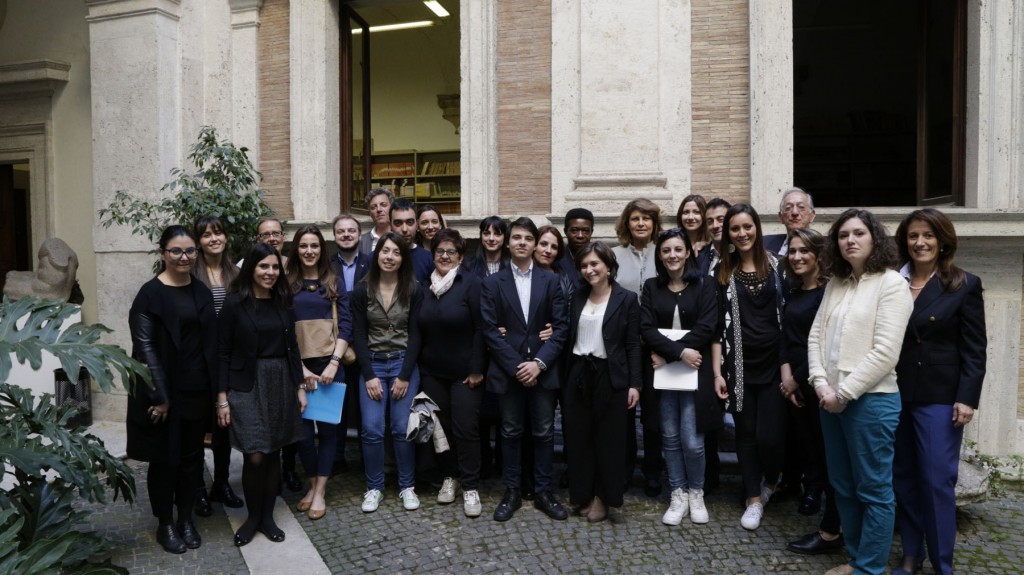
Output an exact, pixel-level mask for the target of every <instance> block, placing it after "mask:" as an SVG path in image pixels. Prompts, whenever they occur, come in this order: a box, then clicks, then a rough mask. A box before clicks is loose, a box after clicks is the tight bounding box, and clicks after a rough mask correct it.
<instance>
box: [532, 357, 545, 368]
mask: <svg viewBox="0 0 1024 575" xmlns="http://www.w3.org/2000/svg"><path fill="white" fill-rule="evenodd" d="M533 361H536V362H537V367H539V368H540V370H541V371H547V369H548V365H547V364H546V363H544V362H543V361H541V360H539V359H537V358H533Z"/></svg>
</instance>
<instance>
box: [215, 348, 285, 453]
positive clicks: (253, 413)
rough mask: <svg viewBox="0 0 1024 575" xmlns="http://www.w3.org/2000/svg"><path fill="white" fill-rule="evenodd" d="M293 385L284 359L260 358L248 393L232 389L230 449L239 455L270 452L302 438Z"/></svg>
mask: <svg viewBox="0 0 1024 575" xmlns="http://www.w3.org/2000/svg"><path fill="white" fill-rule="evenodd" d="M295 384H296V382H293V381H291V372H290V370H289V369H288V360H287V359H285V358H283V357H269V358H260V359H259V360H257V363H256V383H255V385H253V386H252V391H237V390H232V391H230V392H229V393H228V401H229V402H230V403H231V428H230V429H231V446H232V447H234V448H235V449H237V450H239V451H241V452H242V453H257V452H259V453H273V452H275V451H277V450H278V449H281V448H282V447H284V446H285V445H290V444H292V443H295V442H296V441H299V440H300V439H302V437H303V433H304V432H303V428H302V415H301V414H300V413H299V398H298V396H297V395H296V392H295V391H296V390H295Z"/></svg>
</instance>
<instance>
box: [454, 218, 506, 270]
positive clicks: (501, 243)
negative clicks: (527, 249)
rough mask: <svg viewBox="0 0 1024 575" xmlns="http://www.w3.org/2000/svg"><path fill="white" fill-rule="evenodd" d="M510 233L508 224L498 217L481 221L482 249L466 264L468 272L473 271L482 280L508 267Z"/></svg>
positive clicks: (478, 249)
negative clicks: (508, 239) (507, 240)
mask: <svg viewBox="0 0 1024 575" xmlns="http://www.w3.org/2000/svg"><path fill="white" fill-rule="evenodd" d="M507 233H508V222H506V221H505V220H503V219H501V218H500V217H498V216H488V217H486V218H484V219H482V220H480V247H479V248H477V252H476V255H474V256H473V257H472V258H469V259H468V260H466V262H465V264H464V265H465V267H466V269H467V270H469V271H472V272H473V273H474V274H476V276H477V277H479V278H480V279H481V280H482V279H484V278H486V277H487V276H489V275H491V274H493V273H497V271H498V270H500V269H503V268H507V267H508V260H509V252H508V247H507V246H506V245H505V235H506V234H507Z"/></svg>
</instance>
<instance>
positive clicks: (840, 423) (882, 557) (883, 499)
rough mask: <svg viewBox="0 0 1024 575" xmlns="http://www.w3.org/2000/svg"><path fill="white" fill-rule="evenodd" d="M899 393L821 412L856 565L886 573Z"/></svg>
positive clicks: (838, 502)
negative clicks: (840, 409)
mask: <svg viewBox="0 0 1024 575" xmlns="http://www.w3.org/2000/svg"><path fill="white" fill-rule="evenodd" d="M899 420H900V394H899V393H865V394H864V395H862V396H860V398H859V399H857V400H856V401H851V402H850V403H849V404H848V405H847V406H846V409H845V410H844V411H843V412H842V413H838V414H833V413H828V412H827V411H824V410H822V411H821V432H822V436H823V438H824V440H825V458H826V460H827V461H828V476H829V477H828V478H829V481H830V482H831V483H832V487H834V488H835V490H836V508H837V509H838V510H839V521H840V523H841V524H842V526H843V537H844V538H845V540H846V551H847V553H849V555H850V566H851V567H853V568H854V571H855V572H856V573H867V574H870V575H875V574H878V575H881V574H883V573H885V569H886V566H887V565H888V563H889V548H890V547H891V546H892V530H893V526H894V524H895V523H896V499H895V497H894V495H893V486H892V461H893V453H894V451H895V442H896V426H897V424H898V423H899Z"/></svg>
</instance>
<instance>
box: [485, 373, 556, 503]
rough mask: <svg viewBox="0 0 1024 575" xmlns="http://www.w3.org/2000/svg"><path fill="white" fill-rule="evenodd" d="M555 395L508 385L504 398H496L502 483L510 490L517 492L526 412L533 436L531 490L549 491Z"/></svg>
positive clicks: (553, 437)
mask: <svg viewBox="0 0 1024 575" xmlns="http://www.w3.org/2000/svg"><path fill="white" fill-rule="evenodd" d="M557 398H558V391H557V390H554V389H544V388H543V387H541V386H539V385H536V386H534V387H523V386H522V385H520V384H519V383H518V382H516V383H511V384H510V385H509V388H508V391H506V392H505V394H504V395H500V396H498V410H499V411H500V412H501V455H502V470H501V481H502V483H504V484H505V487H507V488H509V489H519V476H520V473H521V472H520V467H521V465H522V439H523V433H524V432H525V430H524V427H525V426H524V425H523V422H524V420H525V419H526V412H527V410H529V412H530V427H531V429H530V432H531V435H533V454H534V467H533V474H534V490H535V491H536V492H537V493H544V492H546V491H551V477H552V475H553V474H554V465H555V401H556V399H557Z"/></svg>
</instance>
